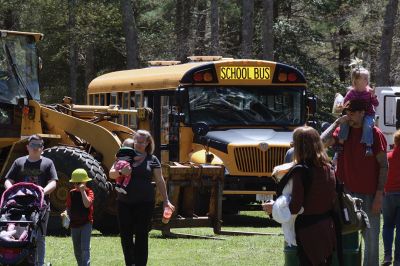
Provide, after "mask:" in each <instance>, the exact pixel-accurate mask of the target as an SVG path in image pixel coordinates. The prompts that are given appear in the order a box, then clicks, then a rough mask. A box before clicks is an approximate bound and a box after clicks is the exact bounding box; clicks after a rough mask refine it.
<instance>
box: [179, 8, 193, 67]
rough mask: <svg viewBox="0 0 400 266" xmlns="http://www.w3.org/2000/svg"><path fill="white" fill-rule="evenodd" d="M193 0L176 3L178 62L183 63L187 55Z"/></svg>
mask: <svg viewBox="0 0 400 266" xmlns="http://www.w3.org/2000/svg"><path fill="white" fill-rule="evenodd" d="M192 12H193V0H185V1H182V0H177V1H176V21H175V27H176V28H175V31H176V47H177V58H178V60H180V61H182V62H185V61H187V57H188V55H189V40H190V29H191V21H192Z"/></svg>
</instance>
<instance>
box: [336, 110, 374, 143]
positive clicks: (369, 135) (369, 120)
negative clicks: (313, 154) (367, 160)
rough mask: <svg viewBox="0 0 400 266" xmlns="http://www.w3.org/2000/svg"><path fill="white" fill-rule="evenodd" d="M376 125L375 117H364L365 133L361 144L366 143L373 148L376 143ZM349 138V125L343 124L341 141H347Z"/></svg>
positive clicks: (340, 131) (340, 133)
mask: <svg viewBox="0 0 400 266" xmlns="http://www.w3.org/2000/svg"><path fill="white" fill-rule="evenodd" d="M374 123H375V120H374V116H373V115H366V116H364V120H363V133H362V137H361V141H360V143H364V144H366V145H369V146H371V145H372V144H373V143H374V134H373V130H372V129H373V127H374ZM348 136H349V124H348V123H343V124H341V125H340V130H339V140H347V137H348Z"/></svg>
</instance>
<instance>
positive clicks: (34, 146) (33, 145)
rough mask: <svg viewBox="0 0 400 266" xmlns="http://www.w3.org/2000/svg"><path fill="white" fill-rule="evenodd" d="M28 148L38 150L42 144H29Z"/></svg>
mask: <svg viewBox="0 0 400 266" xmlns="http://www.w3.org/2000/svg"><path fill="white" fill-rule="evenodd" d="M29 147H31V148H33V149H39V148H43V144H42V143H32V142H31V143H29Z"/></svg>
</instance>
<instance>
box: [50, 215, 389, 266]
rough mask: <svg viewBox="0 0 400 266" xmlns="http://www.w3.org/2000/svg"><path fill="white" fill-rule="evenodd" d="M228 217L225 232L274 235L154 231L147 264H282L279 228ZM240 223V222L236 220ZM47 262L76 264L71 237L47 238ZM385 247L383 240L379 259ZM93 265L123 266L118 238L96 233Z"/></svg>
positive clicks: (259, 218)
mask: <svg viewBox="0 0 400 266" xmlns="http://www.w3.org/2000/svg"><path fill="white" fill-rule="evenodd" d="M245 214H246V216H242V215H241V216H238V217H236V219H234V218H232V217H228V218H226V224H228V226H225V227H223V229H224V230H235V231H251V232H263V233H274V234H277V235H269V236H265V235H264V236H261V235H253V236H226V235H223V236H222V235H221V236H217V237H220V238H224V239H225V240H212V239H187V238H164V237H162V235H161V232H160V231H155V230H153V231H151V232H150V240H149V261H148V265H185V266H186V265H188V266H189V265H271V266H272V265H274V266H275V265H283V264H284V252H283V236H282V235H279V234H280V233H281V228H280V227H276V226H275V227H271V226H268V220H267V219H266V218H264V217H265V216H264V214H263V213H262V212H249V213H245ZM234 220H239V221H236V222H235V221H234ZM172 231H173V232H175V233H185V234H194V235H201V236H216V235H214V234H213V231H212V229H211V228H186V229H174V230H172ZM46 243H47V254H46V261H48V262H51V263H53V265H55V266H57V265H68V266H69V265H76V262H75V257H74V255H73V248H72V240H71V238H70V237H54V236H48V237H47V238H46ZM382 252H383V244H382V239H381V240H380V257H381V258H382V257H383V255H382ZM91 260H92V265H95V266H96V265H109V266H114V265H116V266H117V265H124V260H123V254H122V248H121V244H120V240H119V237H118V236H102V235H101V234H100V233H99V232H97V231H94V232H93V234H92V243H91Z"/></svg>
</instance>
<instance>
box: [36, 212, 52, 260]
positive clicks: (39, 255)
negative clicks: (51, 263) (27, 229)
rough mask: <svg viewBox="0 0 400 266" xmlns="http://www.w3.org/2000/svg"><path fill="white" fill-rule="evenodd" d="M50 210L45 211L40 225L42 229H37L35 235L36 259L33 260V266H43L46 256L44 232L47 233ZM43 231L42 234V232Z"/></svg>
mask: <svg viewBox="0 0 400 266" xmlns="http://www.w3.org/2000/svg"><path fill="white" fill-rule="evenodd" d="M49 216H50V210H47V211H46V214H45V215H44V217H43V221H42V223H41V227H42V228H40V227H39V228H38V230H37V235H36V258H35V266H43V265H44V257H45V255H46V240H45V237H46V232H47V223H48V221H49ZM42 229H43V232H42Z"/></svg>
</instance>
